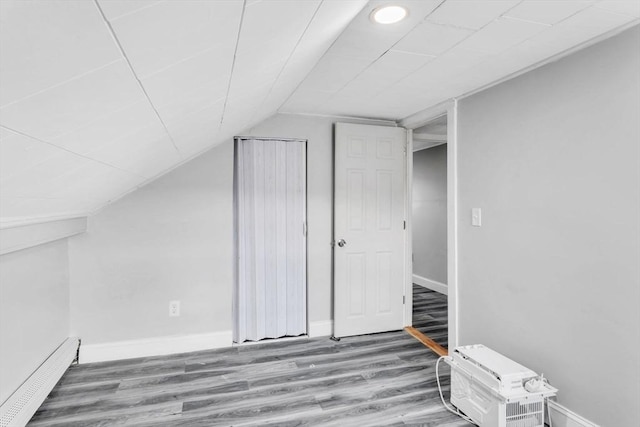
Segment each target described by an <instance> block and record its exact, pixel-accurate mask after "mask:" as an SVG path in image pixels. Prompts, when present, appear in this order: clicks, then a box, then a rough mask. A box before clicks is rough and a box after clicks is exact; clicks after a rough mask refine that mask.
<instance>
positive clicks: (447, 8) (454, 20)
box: [428, 0, 521, 30]
mask: <svg viewBox="0 0 640 427" xmlns="http://www.w3.org/2000/svg"><path fill="white" fill-rule="evenodd" d="M520 1H521V0H447V1H445V2H444V3H443V4H441V5H440V7H438V9H436V10H435V12H433V13H432V14H431V15H429V18H428V19H429V21H432V22H437V23H440V24H449V25H453V26H456V27H463V28H470V29H472V30H479V29H480V28H482V27H484V26H485V25H487V24H489V23H490V22H491V21H493V20H495V19H497V18H499V17H500V16H502V14H503V13H505V12H507V11H508V10H509V9H511V8H512V7H514V6H516V5H517V4H518V3H520Z"/></svg>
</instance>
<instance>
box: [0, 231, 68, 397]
mask: <svg viewBox="0 0 640 427" xmlns="http://www.w3.org/2000/svg"><path fill="white" fill-rule="evenodd" d="M68 336H69V270H68V254H67V240H66V239H62V240H57V241H54V242H51V243H47V244H44V245H40V246H35V247H31V248H27V249H23V250H20V251H17V252H11V253H8V254H5V255H2V256H0V349H1V350H0V403H2V402H4V401H5V400H6V399H7V398H8V397H9V396H10V395H11V393H13V392H14V391H15V390H16V389H17V388H18V387H19V386H20V384H22V382H24V381H25V380H26V379H27V378H28V377H29V375H31V373H33V371H34V370H35V369H36V368H38V366H39V365H40V364H41V363H42V362H43V361H44V360H45V359H46V358H47V357H49V355H50V354H51V353H52V352H53V351H54V350H55V349H56V348H57V347H58V346H59V345H60V344H62V342H63V341H64V340H65V339H66V338H67V337H68Z"/></svg>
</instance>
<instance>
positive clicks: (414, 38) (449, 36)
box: [393, 21, 473, 55]
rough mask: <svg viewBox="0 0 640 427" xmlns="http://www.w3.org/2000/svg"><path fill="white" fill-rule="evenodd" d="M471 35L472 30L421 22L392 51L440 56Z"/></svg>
mask: <svg viewBox="0 0 640 427" xmlns="http://www.w3.org/2000/svg"><path fill="white" fill-rule="evenodd" d="M471 34H473V30H469V29H466V28H458V27H452V26H449V25H441V24H434V23H431V22H427V21H425V22H423V23H421V24H420V25H418V26H417V27H416V28H414V29H413V30H412V31H411V32H410V33H409V34H407V36H406V37H405V38H403V39H402V40H400V41H399V42H398V43H397V44H396V45H395V46H393V49H394V50H402V51H406V52H414V53H422V54H425V55H440V54H442V53H444V52H446V51H447V50H449V49H451V48H452V47H453V46H455V45H456V44H458V43H460V42H461V41H462V40H464V39H466V38H467V37H469V36H470V35H471Z"/></svg>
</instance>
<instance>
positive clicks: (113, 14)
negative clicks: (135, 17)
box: [99, 0, 160, 21]
mask: <svg viewBox="0 0 640 427" xmlns="http://www.w3.org/2000/svg"><path fill="white" fill-rule="evenodd" d="M99 2H100V7H101V8H102V11H103V12H104V15H105V16H106V17H107V19H109V20H111V21H112V20H114V19H116V18H120V17H121V16H124V15H127V14H129V13H132V12H135V11H136V10H140V9H144V8H145V7H149V6H153V5H154V4H156V3H160V0H99Z"/></svg>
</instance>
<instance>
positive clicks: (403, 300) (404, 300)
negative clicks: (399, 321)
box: [402, 295, 406, 305]
mask: <svg viewBox="0 0 640 427" xmlns="http://www.w3.org/2000/svg"><path fill="white" fill-rule="evenodd" d="M405 302H406V297H405V296H404V295H402V305H404V304H405Z"/></svg>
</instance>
